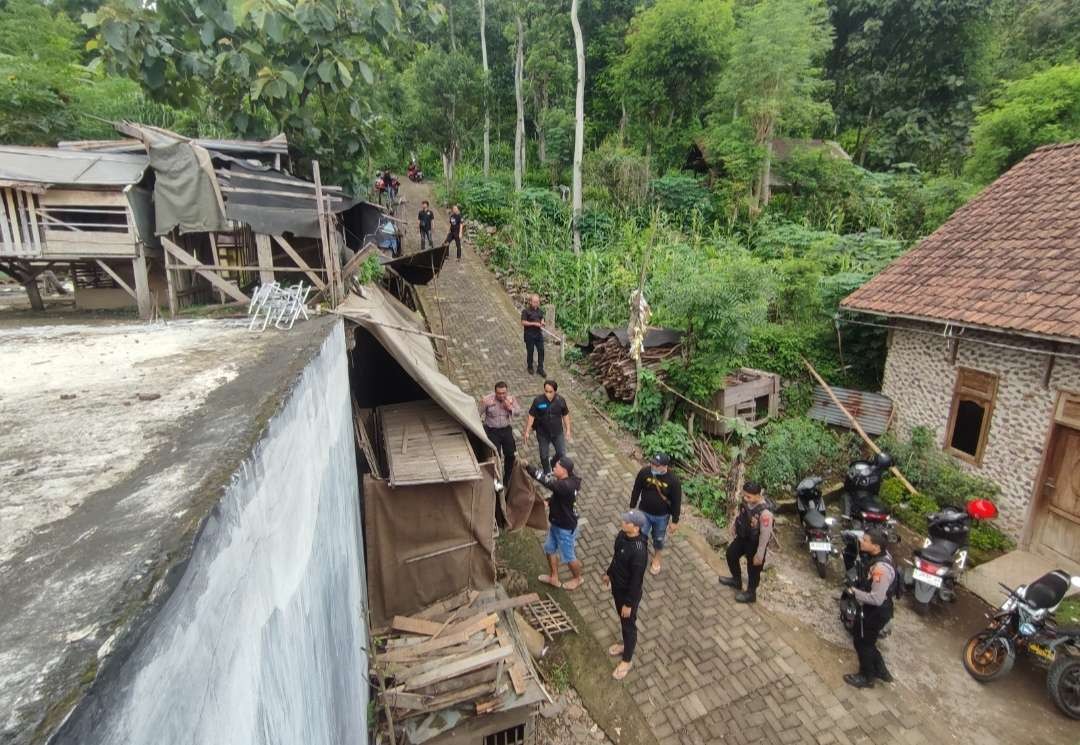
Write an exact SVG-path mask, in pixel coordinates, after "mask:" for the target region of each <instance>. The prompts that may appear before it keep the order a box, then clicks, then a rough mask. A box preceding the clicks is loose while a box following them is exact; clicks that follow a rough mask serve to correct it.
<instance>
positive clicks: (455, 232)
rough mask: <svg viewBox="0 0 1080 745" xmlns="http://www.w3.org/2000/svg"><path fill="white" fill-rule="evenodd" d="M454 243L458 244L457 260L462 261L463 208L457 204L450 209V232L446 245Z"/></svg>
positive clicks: (447, 235)
mask: <svg viewBox="0 0 1080 745" xmlns="http://www.w3.org/2000/svg"><path fill="white" fill-rule="evenodd" d="M451 241H453V242H454V243H456V244H457V260H458V261H461V207H459V206H457V205H456V204H455V205H454V206H453V207H451V208H450V232H449V233H447V234H446V245H447V246H449V245H450V242H451Z"/></svg>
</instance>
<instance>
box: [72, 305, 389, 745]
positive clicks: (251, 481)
mask: <svg viewBox="0 0 1080 745" xmlns="http://www.w3.org/2000/svg"><path fill="white" fill-rule="evenodd" d="M300 333H302V332H300ZM352 427H353V425H352V418H351V408H350V402H349V382H348V370H347V364H346V356H345V340H344V335H343V330H342V325H341V324H340V323H339V324H337V326H335V328H334V330H333V332H332V333H330V334H329V335H328V337H327V339H326V341H325V343H324V344H323V346H322V348H321V350H320V352H319V354H318V355H317V357H315V358H314V359H313V360H312V362H311V363H310V364H309V365H308V366H307V368H306V369H305V370H304V372H303V374H302V376H301V378H300V380H299V381H298V382H297V384H296V386H295V388H294V389H293V390H292V391H291V393H290V395H289V397H288V399H287V400H286V401H285V402H284V404H283V408H282V409H281V410H280V411H279V412H278V413H277V414H276V415H275V416H274V417H273V418H272V419H271V420H270V423H269V425H268V430H267V433H266V435H265V436H264V438H263V439H262V440H260V441H259V442H258V444H257V445H256V446H255V448H254V450H253V452H252V454H251V455H250V456H249V457H248V459H247V460H245V462H244V463H243V466H242V467H241V469H240V470H239V471H238V472H237V473H236V474H235V475H234V477H233V479H232V483H231V484H230V485H229V486H228V487H227V489H226V490H225V493H224V495H223V496H222V497H221V498H220V501H219V503H218V504H217V506H216V507H215V508H214V510H213V513H212V514H211V516H210V518H209V520H208V522H207V524H206V526H205V530H204V531H203V532H202V533H201V534H200V535H199V537H198V539H197V540H196V544H195V547H194V551H193V555H192V558H191V560H190V562H189V564H188V566H187V568H186V569H185V571H184V574H183V576H182V578H181V579H180V581H179V584H178V585H177V587H176V589H175V591H174V592H173V593H172V595H171V596H170V597H169V599H168V600H167V601H166V603H165V605H164V606H163V608H162V609H161V611H160V612H159V613H158V615H157V616H156V617H155V618H154V620H153V622H152V624H151V625H150V627H149V628H148V631H147V633H146V634H145V636H144V637H143V638H142V639H141V640H140V642H139V644H138V646H137V648H136V649H135V651H134V652H133V653H132V654H131V656H130V657H129V658H128V659H127V660H126V661H125V662H124V663H123V665H122V667H121V668H119V671H118V672H117V673H116V674H114V675H112V676H111V678H110V679H109V680H107V681H99V683H101V685H100V686H98V688H100V689H101V690H95V691H94V692H93V693H92V696H91V700H89V701H84V702H83V705H81V706H80V707H79V708H78V709H77V710H76V712H75V713H74V714H73V716H72V718H71V719H70V720H69V722H68V723H67V725H65V727H63V728H62V730H61V732H60V733H59V734H58V735H57V737H56V738H55V741H58V742H64V743H69V742H70V743H80V745H93V744H95V743H109V744H114V743H115V744H120V743H123V744H124V745H171V744H173V743H193V744H194V745H211V744H213V745H257V744H258V745H262V744H270V743H274V744H278V745H363V744H364V743H366V742H367V726H366V722H365V719H366V712H367V702H368V687H367V656H366V653H365V651H364V648H365V646H366V644H367V631H366V621H365V605H366V599H365V597H364V593H365V589H364V588H365V587H366V583H365V579H364V574H363V572H364V569H363V555H362V546H361V529H360V514H359V500H358V492H357V489H358V486H357V474H356V463H355V458H354V445H353V428H352Z"/></svg>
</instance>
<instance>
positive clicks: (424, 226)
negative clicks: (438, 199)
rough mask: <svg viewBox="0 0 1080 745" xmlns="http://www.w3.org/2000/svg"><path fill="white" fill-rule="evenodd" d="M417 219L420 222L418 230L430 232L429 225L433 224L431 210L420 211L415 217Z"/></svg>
mask: <svg viewBox="0 0 1080 745" xmlns="http://www.w3.org/2000/svg"><path fill="white" fill-rule="evenodd" d="M417 219H419V221H420V229H421V230H424V231H428V230H431V225H432V223H433V222H435V213H434V212H432V211H431V210H420V214H419V215H417Z"/></svg>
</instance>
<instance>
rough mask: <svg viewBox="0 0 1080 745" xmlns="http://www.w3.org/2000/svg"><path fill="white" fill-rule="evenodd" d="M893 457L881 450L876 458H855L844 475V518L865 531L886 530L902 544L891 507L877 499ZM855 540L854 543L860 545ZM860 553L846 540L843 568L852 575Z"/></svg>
mask: <svg viewBox="0 0 1080 745" xmlns="http://www.w3.org/2000/svg"><path fill="white" fill-rule="evenodd" d="M891 467H892V458H891V457H890V456H889V454H888V453H878V454H877V455H875V456H874V458H873V460H868V461H867V460H857V461H853V462H852V463H851V464H850V465H849V466H848V470H847V473H846V474H845V475H844V490H843V491H844V519H845V520H848V521H849V522H850V527H851V529H852V530H856V531H864V530H869V529H870V528H880V529H882V530H884V531H885V536H886V537H887V538H888V541H889V543H899V542H900V533H899V532H898V530H897V527H896V520H894V519H893V518H892V516H891V514H890V512H889V508H888V507H887V506H885V505H884V504H882V503H881V502H880V501H878V493H879V492H880V491H881V480H882V478H883V477H884V474H885V472H886V471H887V470H889V468H891ZM857 545H858V542H857V541H856V543H855V546H856V547H857ZM857 555H858V549H857V548H855V549H854V550H852V544H851V542H850V541H847V546H846V547H845V550H844V567H845V569H847V572H848V575H849V576H850V575H851V571H852V567H853V565H854V562H855V559H856V557H857Z"/></svg>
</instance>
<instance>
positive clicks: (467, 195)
mask: <svg viewBox="0 0 1080 745" xmlns="http://www.w3.org/2000/svg"><path fill="white" fill-rule="evenodd" d="M456 196H457V202H458V204H460V205H461V211H462V212H463V213H465V216H466V217H467V218H468V219H470V220H476V221H478V222H482V223H484V224H485V225H494V226H496V227H501V226H503V225H505V224H506V223H507V222H508V221H509V220H510V214H511V210H512V209H513V192H511V190H510V187H508V186H507V185H506V184H504V183H502V182H501V181H496V180H494V179H478V180H475V181H464V180H463V181H461V182H460V183H459V185H458V189H457V193H456Z"/></svg>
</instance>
